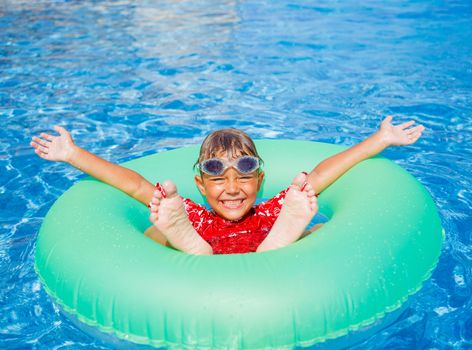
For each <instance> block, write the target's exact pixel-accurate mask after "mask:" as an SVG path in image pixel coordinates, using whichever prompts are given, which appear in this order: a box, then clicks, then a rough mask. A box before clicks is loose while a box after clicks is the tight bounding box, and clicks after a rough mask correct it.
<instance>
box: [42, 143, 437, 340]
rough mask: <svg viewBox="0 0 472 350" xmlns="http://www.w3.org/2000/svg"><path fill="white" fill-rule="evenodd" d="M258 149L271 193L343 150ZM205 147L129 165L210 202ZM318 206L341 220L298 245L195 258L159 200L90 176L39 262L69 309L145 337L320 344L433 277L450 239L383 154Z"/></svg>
mask: <svg viewBox="0 0 472 350" xmlns="http://www.w3.org/2000/svg"><path fill="white" fill-rule="evenodd" d="M257 147H258V150H259V152H260V154H261V157H262V158H263V159H264V161H265V171H266V179H265V182H264V184H263V187H262V189H261V193H260V197H262V198H269V197H271V196H273V195H274V194H276V193H278V192H279V191H280V190H281V189H283V188H285V187H286V186H287V185H288V183H290V181H291V179H292V177H293V176H294V174H295V173H296V172H298V171H302V170H311V168H312V166H313V165H314V164H316V163H317V162H319V161H321V160H322V159H324V158H326V157H328V156H330V155H333V154H335V153H337V152H339V151H341V150H343V149H344V148H343V147H340V146H335V145H331V144H324V143H313V142H303V141H269V140H264V141H258V142H257ZM197 154H198V149H197V147H189V148H182V149H177V150H173V151H168V152H162V153H159V154H155V155H151V156H147V157H143V158H139V159H136V160H133V161H131V162H128V163H125V166H127V167H129V168H132V169H134V170H136V171H138V172H139V173H141V174H142V175H143V176H144V177H145V178H147V179H149V180H150V181H152V182H154V181H156V180H161V181H162V180H164V179H167V178H170V179H173V180H174V181H175V182H176V184H177V187H178V189H179V192H180V193H181V194H182V195H183V196H184V197H189V198H192V199H193V200H195V201H198V202H202V201H203V198H202V197H201V195H200V194H199V193H198V191H197V189H196V186H195V185H194V183H193V180H192V178H193V172H192V164H193V162H194V161H195V159H196V158H197ZM294 155H296V156H294ZM157 176H158V177H159V179H157ZM319 204H320V211H321V212H322V213H323V214H325V215H326V216H327V217H328V218H329V219H330V220H329V222H328V223H326V224H325V225H324V226H323V227H322V228H321V229H319V230H318V231H317V232H316V234H313V235H311V236H309V237H307V238H305V239H303V240H301V241H298V242H296V243H294V244H292V245H290V246H288V247H286V248H283V249H279V250H275V251H270V252H265V253H252V254H234V255H213V256H192V255H188V254H184V253H182V252H178V251H175V250H172V249H169V248H166V247H163V246H161V245H159V244H156V243H154V242H153V241H151V240H150V239H148V238H147V237H145V236H144V235H143V232H144V230H145V229H146V228H147V227H149V226H150V224H149V221H148V209H147V208H146V207H145V206H143V205H142V204H140V203H138V202H136V201H134V200H133V199H131V198H129V197H127V196H126V195H125V194H123V193H121V192H119V191H118V190H116V189H114V188H111V187H110V186H107V185H105V184H103V183H101V182H99V181H96V180H93V179H91V178H86V179H84V180H82V181H79V182H78V183H77V184H75V185H74V186H72V187H71V188H70V189H69V190H67V191H66V192H65V193H64V194H63V195H62V196H61V197H60V198H59V199H58V200H57V201H56V203H55V204H54V205H53V206H52V208H51V209H50V211H49V213H48V214H47V216H46V218H45V219H44V223H43V225H42V227H41V230H40V233H39V237H38V241H37V247H36V259H35V267H36V271H37V273H38V275H39V277H40V279H41V281H42V283H43V284H44V287H45V289H46V291H47V292H48V294H50V295H51V296H52V298H53V300H54V301H55V302H57V303H58V304H60V305H61V306H62V308H63V309H64V310H65V311H66V312H68V313H69V314H71V315H73V316H75V317H76V318H77V319H79V320H80V321H82V322H84V323H86V324H87V325H90V326H93V327H94V328H96V329H98V330H100V331H103V332H107V333H111V334H113V335H114V336H116V337H118V338H120V339H126V340H128V341H131V342H133V343H138V344H146V345H150V346H154V347H169V348H173V347H175V348H204V349H210V348H211V349H213V348H218V349H233V348H247V349H274V348H281V349H291V348H294V347H305V346H311V345H314V344H317V343H321V342H324V341H326V340H329V339H333V338H337V337H340V336H343V335H345V334H347V333H348V332H351V331H355V330H358V329H362V328H363V327H365V326H368V325H370V324H373V323H374V322H376V321H377V320H378V319H381V318H383V317H384V316H385V315H386V313H390V312H392V311H394V310H396V309H398V308H400V307H401V305H402V304H403V303H404V302H405V301H406V300H407V298H408V297H409V296H410V295H412V294H413V293H415V292H416V291H418V290H419V289H420V288H421V286H422V284H423V282H424V281H425V280H426V279H428V278H429V277H430V275H431V272H432V270H433V269H434V267H435V265H436V263H437V260H438V257H439V254H440V249H441V243H442V240H443V231H442V228H441V223H440V219H439V216H438V214H437V211H436V209H435V205H434V203H433V201H432V199H431V197H430V195H429V193H428V192H427V191H426V190H425V188H424V187H423V186H422V185H421V184H420V183H419V182H418V181H416V180H415V179H414V178H413V177H412V176H411V175H409V174H408V173H407V172H406V171H404V170H403V169H402V168H400V167H399V166H397V165H395V164H394V163H393V162H391V161H389V160H386V159H384V158H381V157H375V158H372V159H369V160H366V161H364V162H362V163H361V164H359V165H357V166H356V167H354V168H353V169H351V170H350V171H349V172H348V173H347V174H345V175H344V176H343V177H341V178H340V179H339V180H338V181H336V182H335V183H334V184H333V185H332V186H331V187H329V188H328V189H327V190H325V191H324V192H323V193H322V194H321V195H320V197H319Z"/></svg>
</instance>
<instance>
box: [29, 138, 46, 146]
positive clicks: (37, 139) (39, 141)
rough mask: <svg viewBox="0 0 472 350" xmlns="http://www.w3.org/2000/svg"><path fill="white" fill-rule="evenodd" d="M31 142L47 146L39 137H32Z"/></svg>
mask: <svg viewBox="0 0 472 350" xmlns="http://www.w3.org/2000/svg"><path fill="white" fill-rule="evenodd" d="M32 140H33V141H34V142H36V143H38V144H40V145H42V146H48V142H47V141H45V140H43V139H40V138H39V137H36V136H33V139H32Z"/></svg>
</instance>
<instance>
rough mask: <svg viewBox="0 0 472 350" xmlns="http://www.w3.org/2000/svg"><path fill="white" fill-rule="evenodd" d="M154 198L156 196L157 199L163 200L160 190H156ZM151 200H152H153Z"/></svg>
mask: <svg viewBox="0 0 472 350" xmlns="http://www.w3.org/2000/svg"><path fill="white" fill-rule="evenodd" d="M154 198H156V199H157V200H161V199H162V193H161V191H159V190H155V191H154V193H153V195H152V200H154ZM152 200H151V201H152Z"/></svg>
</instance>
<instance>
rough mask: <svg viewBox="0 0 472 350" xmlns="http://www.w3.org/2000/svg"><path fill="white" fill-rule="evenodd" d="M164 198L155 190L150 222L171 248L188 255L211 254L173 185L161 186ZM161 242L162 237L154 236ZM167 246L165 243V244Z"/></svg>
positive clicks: (167, 182)
mask: <svg viewBox="0 0 472 350" xmlns="http://www.w3.org/2000/svg"><path fill="white" fill-rule="evenodd" d="M162 188H163V189H164V190H165V193H166V197H165V198H164V197H163V196H162V194H161V193H160V192H159V191H158V190H156V191H155V192H154V196H153V198H152V201H151V215H150V217H149V219H150V221H151V222H152V223H153V224H154V226H155V227H156V229H157V231H158V232H159V233H161V234H162V235H163V236H164V237H165V239H166V240H167V242H168V243H170V244H171V246H173V247H175V249H178V250H180V251H183V252H186V253H189V254H196V255H200V254H212V252H213V251H212V248H211V246H210V245H209V244H208V243H207V242H206V241H205V240H204V239H203V238H202V237H200V235H199V234H198V233H197V231H195V229H194V228H193V226H192V224H191V222H190V221H189V219H188V217H187V213H186V212H185V208H184V202H183V199H182V197H180V196H179V195H178V193H177V188H176V186H175V184H174V183H173V182H171V181H165V182H164V183H163V184H162ZM155 237H156V238H159V239H161V240H162V237H159V236H155ZM166 244H167V243H166Z"/></svg>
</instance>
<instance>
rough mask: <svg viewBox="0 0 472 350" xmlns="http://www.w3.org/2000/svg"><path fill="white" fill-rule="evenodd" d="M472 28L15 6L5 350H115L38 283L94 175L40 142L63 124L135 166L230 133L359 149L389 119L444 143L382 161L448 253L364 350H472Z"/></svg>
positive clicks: (407, 6)
mask: <svg viewBox="0 0 472 350" xmlns="http://www.w3.org/2000/svg"><path fill="white" fill-rule="evenodd" d="M471 16H472V4H471V3H470V2H467V1H449V2H442V1H408V2H406V1H402V2H397V1H386V2H382V3H381V4H380V3H379V2H374V1H366V2H363V3H362V6H358V5H357V2H354V1H343V2H339V3H333V2H328V1H321V2H316V4H314V3H309V2H302V1H293V2H289V1H278V2H269V1H247V2H234V1H200V2H191V1H180V2H174V1H162V2H160V3H159V5H156V4H155V3H154V2H151V1H136V2H131V1H86V2H79V1H37V2H35V3H29V2H26V1H4V2H2V3H1V4H0V43H1V44H0V72H1V74H0V115H1V117H2V121H3V123H4V127H3V128H2V130H1V131H0V135H1V137H0V169H1V182H0V194H1V197H0V205H1V209H2V210H1V213H0V215H1V221H2V230H1V233H0V235H1V236H0V272H1V279H0V283H1V288H0V344H1V348H2V349H30V348H32V349H64V348H69V349H80V348H84V349H110V346H108V345H107V344H103V343H101V342H100V341H97V340H96V339H94V338H91V337H89V336H87V335H85V334H83V333H82V332H81V331H80V330H79V329H77V328H76V327H75V326H74V325H73V324H72V323H71V322H70V321H68V320H67V319H65V318H64V317H63V316H62V315H61V314H60V313H59V310H57V308H56V307H55V306H54V305H53V304H52V303H51V301H50V300H49V298H48V297H47V295H46V293H45V292H44V290H43V289H42V288H41V286H40V284H39V281H38V278H37V276H36V274H35V273H34V269H33V256H34V247H35V238H36V235H37V233H38V229H39V226H40V224H41V221H42V219H43V218H44V216H45V213H46V212H47V210H48V209H49V208H50V206H51V205H52V203H53V202H54V200H55V199H57V198H58V196H59V195H60V194H61V193H63V192H64V191H65V190H66V189H67V188H68V187H69V186H71V185H72V184H73V183H74V182H75V181H76V180H77V179H79V178H80V177H81V175H80V173H79V172H78V171H76V170H74V169H71V168H70V167H66V166H64V165H62V164H51V163H47V162H46V161H43V160H41V159H39V158H37V157H36V156H35V155H34V154H33V152H32V151H31V149H30V148H29V146H28V143H29V139H30V138H31V136H32V135H34V134H37V133H39V132H40V131H43V130H48V129H50V128H51V126H52V125H54V124H60V125H63V126H66V127H68V128H69V129H71V130H73V136H74V137H75V139H76V142H77V143H78V144H79V145H82V146H84V147H86V148H87V149H89V150H90V151H92V152H95V153H98V154H99V155H101V156H103V157H105V158H107V159H110V160H112V161H115V162H123V161H126V160H129V159H133V158H136V157H140V156H143V155H147V154H151V153H153V152H156V151H160V150H166V149H173V148H176V147H181V146H182V145H190V144H195V143H198V142H200V141H201V140H202V138H203V137H204V135H206V133H207V132H208V131H210V130H214V129H216V128H221V127H227V126H235V127H240V128H243V129H244V130H246V131H247V132H248V133H249V134H250V135H251V136H253V137H254V138H287V139H304V140H313V141H323V142H331V143H340V144H345V145H351V144H353V143H355V142H358V141H360V140H361V139H362V138H364V137H365V136H367V135H368V134H369V133H371V132H373V130H375V128H376V127H377V125H378V123H379V121H380V120H381V118H382V117H383V116H385V115H388V114H394V115H396V116H398V119H402V120H404V119H407V118H410V117H414V119H415V120H417V121H418V122H421V123H423V124H424V125H425V126H426V127H427V128H428V130H427V132H426V133H425V134H424V136H423V138H422V140H420V142H418V143H417V144H415V145H413V146H410V147H408V148H392V149H389V150H387V151H386V152H384V155H385V156H387V157H388V158H390V159H393V160H395V161H396V162H397V163H398V164H400V165H402V166H403V167H405V168H406V169H407V170H408V171H409V172H410V173H412V174H413V175H414V176H415V177H417V178H418V179H419V180H420V181H421V182H422V183H423V184H424V185H425V186H426V188H427V189H428V190H429V191H430V192H431V194H432V196H433V198H434V199H435V201H436V203H437V205H438V208H439V211H440V214H441V217H442V220H443V226H444V227H445V229H446V242H445V244H444V248H443V252H442V256H441V259H440V262H439V265H438V268H437V269H436V271H435V273H434V274H433V277H432V279H431V280H430V281H429V282H428V283H427V284H426V285H425V287H424V288H423V290H422V291H421V292H420V293H419V294H418V295H416V296H414V297H413V300H412V302H411V304H410V307H409V308H408V309H407V310H406V311H405V313H404V314H403V315H402V317H401V318H400V319H399V320H398V321H397V322H396V323H394V324H393V325H392V326H390V327H388V328H387V329H385V330H384V331H382V332H380V333H377V334H376V335H374V336H373V337H372V338H370V339H368V340H367V341H365V342H364V343H362V344H360V345H358V346H357V347H356V348H358V349H452V348H454V349H467V348H471V347H472V313H471V312H470V311H471V295H472V293H471V288H472V284H471V281H470V279H471V260H472V251H471V248H470V246H471V240H472V235H471V233H472V232H471V227H472V220H471V218H470V212H471V207H472V204H471V201H472V199H471V191H470V185H471V179H470V174H471V173H472V171H471V170H472V169H471V168H472V166H471V165H470V159H472V146H471V140H472V127H471V119H472V118H471V115H472V105H471V101H472V96H471V95H472V60H471V57H472V42H471V40H470V38H471V37H472V24H471V21H470V19H471ZM467 159H469V161H467ZM189 166H191V165H189ZM392 185H394V184H392Z"/></svg>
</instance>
